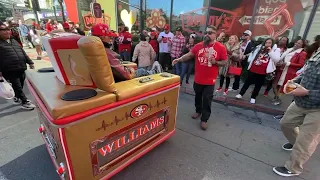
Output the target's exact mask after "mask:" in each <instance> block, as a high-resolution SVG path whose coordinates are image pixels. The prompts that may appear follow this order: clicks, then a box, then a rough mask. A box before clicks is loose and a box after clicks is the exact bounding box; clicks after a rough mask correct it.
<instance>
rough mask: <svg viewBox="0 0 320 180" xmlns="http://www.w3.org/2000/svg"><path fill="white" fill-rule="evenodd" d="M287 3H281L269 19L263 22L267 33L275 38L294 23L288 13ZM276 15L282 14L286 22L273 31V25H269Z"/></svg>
mask: <svg viewBox="0 0 320 180" xmlns="http://www.w3.org/2000/svg"><path fill="white" fill-rule="evenodd" d="M287 7H288V5H287V4H283V5H281V6H280V7H279V9H278V10H276V11H275V12H274V13H272V14H271V16H270V17H269V19H267V20H266V21H265V23H264V26H265V27H266V29H267V30H268V33H269V34H270V36H271V37H274V38H277V37H279V36H280V35H282V34H283V33H284V32H285V31H286V30H288V29H289V28H291V27H292V26H293V25H294V23H293V21H292V19H291V16H290V13H289V11H288V10H287ZM278 15H282V16H283V17H284V18H285V20H286V21H285V22H286V24H285V25H284V26H283V27H282V28H281V29H280V30H278V31H275V29H274V27H273V26H272V25H271V23H272V22H273V21H274V19H275V18H277V16H278Z"/></svg>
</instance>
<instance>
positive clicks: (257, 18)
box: [239, 16, 282, 25]
mask: <svg viewBox="0 0 320 180" xmlns="http://www.w3.org/2000/svg"><path fill="white" fill-rule="evenodd" d="M268 18H269V16H255V18H254V21H253V24H259V25H262V24H264V23H265V21H266V20H267V19H268ZM281 18H282V16H277V17H276V18H275V19H274V20H273V21H272V23H271V24H272V25H279V24H280V21H281ZM251 19H252V16H243V17H242V18H240V19H239V22H240V23H241V24H242V25H249V24H250V22H251Z"/></svg>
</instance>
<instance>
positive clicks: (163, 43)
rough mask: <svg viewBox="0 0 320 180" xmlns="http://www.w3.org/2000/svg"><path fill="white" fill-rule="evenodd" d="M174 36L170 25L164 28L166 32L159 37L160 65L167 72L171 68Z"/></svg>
mask: <svg viewBox="0 0 320 180" xmlns="http://www.w3.org/2000/svg"><path fill="white" fill-rule="evenodd" d="M173 37H174V35H173V33H172V32H170V27H169V25H165V26H164V31H163V32H161V33H160V34H159V36H158V42H159V63H160V64H161V66H162V68H163V69H164V70H165V71H168V69H169V67H171V56H170V51H171V40H172V39H173Z"/></svg>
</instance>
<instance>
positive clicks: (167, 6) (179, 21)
mask: <svg viewBox="0 0 320 180" xmlns="http://www.w3.org/2000/svg"><path fill="white" fill-rule="evenodd" d="M142 1H143V2H142V3H141V2H140V0H118V2H117V16H118V23H123V24H126V23H124V21H125V20H124V19H126V18H125V17H126V14H129V15H130V12H133V13H131V14H133V15H135V14H136V18H135V19H136V20H135V22H134V23H133V24H132V30H136V29H137V30H138V29H140V28H141V25H140V24H141V19H142V20H143V21H144V22H143V23H142V24H143V28H144V29H145V28H152V27H158V28H163V26H164V24H171V30H172V31H173V30H174V29H175V28H176V27H178V26H181V27H182V28H183V30H184V31H185V32H186V33H192V32H196V33H197V34H198V35H202V34H203V32H204V31H205V27H206V26H207V25H214V26H216V27H217V28H218V29H219V31H222V30H223V31H224V32H226V33H227V34H228V35H233V34H235V35H238V36H239V35H241V34H242V32H244V31H245V30H247V29H250V30H252V32H253V36H254V38H255V39H256V40H258V39H263V38H265V37H268V36H272V37H275V38H277V37H281V36H288V37H289V38H290V39H292V38H294V37H296V36H303V35H304V34H305V30H308V29H309V27H307V26H308V23H307V22H308V20H309V18H311V16H310V14H311V12H312V10H313V7H314V5H315V4H317V1H318V0H290V2H289V0H255V1H254V0H232V3H230V1H226V0H203V1H185V0H163V1H161V3H160V1H154V0H142ZM315 9H316V8H315ZM124 10H125V11H124ZM140 11H142V13H140ZM141 15H142V18H140V16H141ZM170 17H171V18H170ZM133 19H134V18H133ZM315 19H316V18H315ZM127 24H128V23H127ZM129 25H130V24H129ZM313 26H314V25H313ZM310 31H312V29H311V30H310ZM305 37H308V40H310V41H311V40H312V39H313V37H309V36H307V35H306V36H305Z"/></svg>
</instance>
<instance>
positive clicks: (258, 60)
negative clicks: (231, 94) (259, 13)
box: [236, 38, 280, 104]
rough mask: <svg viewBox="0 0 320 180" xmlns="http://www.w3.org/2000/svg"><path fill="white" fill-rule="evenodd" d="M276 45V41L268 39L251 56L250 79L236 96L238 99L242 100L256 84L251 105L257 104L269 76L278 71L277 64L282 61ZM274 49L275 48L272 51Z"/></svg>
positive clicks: (248, 78)
mask: <svg viewBox="0 0 320 180" xmlns="http://www.w3.org/2000/svg"><path fill="white" fill-rule="evenodd" d="M274 43H275V42H274V39H272V38H267V39H266V40H265V41H264V42H263V43H262V44H261V45H259V46H257V47H256V49H255V50H254V51H253V52H252V53H251V54H250V56H249V58H248V62H249V66H248V70H249V71H248V77H247V79H246V81H245V83H244V85H243V86H242V88H241V90H240V93H239V94H238V95H237V96H236V98H237V99H241V98H242V96H243V95H244V94H245V93H246V91H247V90H248V88H249V87H250V85H251V84H254V85H255V86H254V89H253V91H252V95H251V100H250V103H251V104H255V103H256V98H257V96H258V94H259V91H260V89H261V87H262V86H263V84H264V82H265V79H266V76H267V74H268V73H272V72H274V71H275V70H276V66H275V64H276V63H277V62H279V60H280V49H279V48H277V47H276V46H274ZM272 47H275V48H274V49H272Z"/></svg>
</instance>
